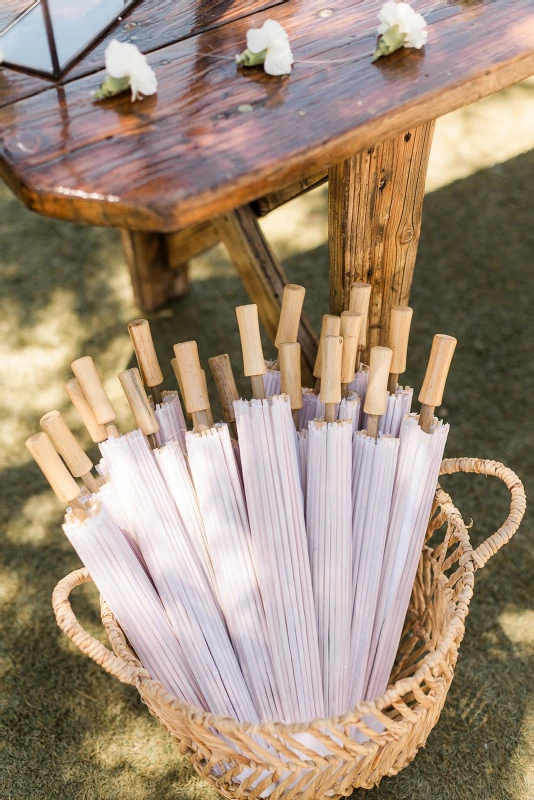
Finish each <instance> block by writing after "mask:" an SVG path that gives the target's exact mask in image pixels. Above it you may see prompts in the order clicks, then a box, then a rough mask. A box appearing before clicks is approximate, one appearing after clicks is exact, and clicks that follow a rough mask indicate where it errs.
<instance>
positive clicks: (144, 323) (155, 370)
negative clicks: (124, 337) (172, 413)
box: [128, 319, 163, 405]
mask: <svg viewBox="0 0 534 800" xmlns="http://www.w3.org/2000/svg"><path fill="white" fill-rule="evenodd" d="M128 333H129V334H130V338H131V340H132V344H133V346H134V350H135V355H136V358H137V363H138V364H139V371H140V372H141V377H142V379H143V383H144V384H145V386H148V387H149V388H150V389H151V390H152V398H153V401H154V405H156V404H157V403H161V401H162V395H161V389H160V388H159V387H160V386H161V384H162V383H163V374H162V372H161V367H160V365H159V361H158V357H157V354H156V349H155V347H154V342H153V340H152V333H151V331H150V324H149V322H148V320H147V319H134V320H133V322H130V323H129V325H128Z"/></svg>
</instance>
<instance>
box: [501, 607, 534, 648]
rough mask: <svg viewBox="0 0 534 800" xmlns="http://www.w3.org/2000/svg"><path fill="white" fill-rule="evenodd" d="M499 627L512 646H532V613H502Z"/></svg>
mask: <svg viewBox="0 0 534 800" xmlns="http://www.w3.org/2000/svg"><path fill="white" fill-rule="evenodd" d="M499 625H500V626H501V628H502V630H503V632H504V633H505V634H506V636H507V637H508V638H509V639H510V641H511V642H512V643H513V644H515V645H528V646H529V647H530V648H532V647H533V646H534V611H532V610H530V609H524V610H523V611H503V613H502V614H501V615H500V617H499Z"/></svg>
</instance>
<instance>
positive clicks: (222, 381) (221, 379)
mask: <svg viewBox="0 0 534 800" xmlns="http://www.w3.org/2000/svg"><path fill="white" fill-rule="evenodd" d="M208 364H209V365H210V369H211V374H212V375H213V380H214V381H215V386H216V387H217V393H218V395H219V399H220V401H221V406H222V410H223V414H224V419H225V421H226V422H227V423H228V425H229V426H230V430H231V431H232V435H233V438H234V439H236V438H237V428H236V424H235V411H234V401H235V400H239V393H238V391H237V386H236V385H235V378H234V373H233V371H232V364H231V363H230V356H229V355H228V353H224V354H223V355H220V356H213V358H209V359H208Z"/></svg>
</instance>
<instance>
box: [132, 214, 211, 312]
mask: <svg viewBox="0 0 534 800" xmlns="http://www.w3.org/2000/svg"><path fill="white" fill-rule="evenodd" d="M121 241H122V247H123V250H124V255H125V257H126V261H127V263H128V267H129V269H130V275H131V278H132V286H133V290H134V295H135V302H136V304H137V305H138V306H139V307H140V308H141V309H142V310H143V311H155V310H156V309H157V308H160V307H161V306H163V305H165V303H167V302H168V301H169V300H173V299H176V298H178V297H181V296H182V295H184V294H186V292H187V291H188V290H189V270H188V262H189V260H190V259H191V258H193V257H194V256H197V255H199V254H200V253H202V252H203V251H204V250H207V249H208V248H210V247H212V246H213V245H215V244H217V242H218V241H219V237H218V234H217V232H216V230H215V227H214V226H213V224H212V223H211V222H205V223H201V224H199V225H193V226H191V227H190V228H184V230H181V231H176V232H174V233H144V232H142V231H127V230H122V231H121Z"/></svg>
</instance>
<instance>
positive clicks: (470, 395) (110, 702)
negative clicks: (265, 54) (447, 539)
mask: <svg viewBox="0 0 534 800" xmlns="http://www.w3.org/2000/svg"><path fill="white" fill-rule="evenodd" d="M533 94H534V93H533V86H532V83H530V84H529V83H526V84H523V85H522V86H519V87H516V88H515V89H512V90H508V91H507V92H504V93H501V94H500V95H497V96H495V97H494V98H491V99H489V100H486V101H482V103H479V104H477V105H476V106H473V107H471V108H470V109H466V110H465V111H464V112H459V113H457V114H454V115H450V116H449V117H448V118H445V119H444V120H443V121H441V122H440V123H439V126H438V131H437V134H436V141H435V147H434V150H433V154H432V164H431V169H430V174H429V189H430V190H431V191H430V192H429V194H428V195H427V198H426V200H425V208H424V224H423V235H422V238H421V244H420V249H419V255H418V261H417V270H416V278H415V281H414V286H413V294H412V304H413V307H414V310H415V313H414V324H413V331H412V339H411V342H412V344H411V351H410V359H409V371H408V374H407V378H408V380H409V382H410V383H412V384H413V385H415V386H419V385H420V382H421V378H422V374H423V371H424V365H425V360H426V358H427V355H428V351H429V346H430V339H431V336H432V334H433V333H434V332H435V331H443V332H447V333H451V334H453V335H455V336H457V337H458V340H459V345H458V349H457V353H456V356H455V359H454V362H453V367H452V370H451V374H450V379H449V383H448V386H447V390H446V396H445V401H444V402H445V407H444V408H443V409H442V411H443V413H444V414H445V415H446V416H447V419H448V421H450V423H451V434H450V438H449V442H448V446H447V453H448V454H449V455H458V456H460V455H470V456H482V457H491V458H494V459H497V460H502V461H504V462H505V463H506V464H508V465H509V466H510V467H512V468H513V469H515V470H516V471H517V472H518V473H519V474H520V475H521V477H522V478H523V479H524V481H525V483H526V487H527V492H528V490H529V488H531V487H532V484H533V481H534V458H533V440H532V419H533V397H534V373H533V371H532V366H531V364H532V352H533V347H534V331H533V327H532V309H533V308H534V289H533V281H532V277H531V275H532V272H531V270H532V260H533V254H534V226H533V225H532V205H533V201H534V190H533V188H532V187H533V185H534V151H533V152H527V153H524V154H521V153H520V151H521V150H522V149H528V147H532V146H533V145H534V137H533V136H532V129H533V128H532V124H531V123H532V119H533V116H534V99H533ZM506 120H513V121H514V125H515V129H514V127H513V126H512V125H511V123H508V122H507V121H506ZM529 137H530V138H529ZM496 161H498V162H500V163H497V164H495V162H496ZM325 198H326V195H325V192H324V190H319V191H318V192H315V193H312V194H310V195H308V196H307V197H306V198H304V199H302V200H299V201H297V202H296V203H294V204H292V205H291V206H289V207H286V208H285V209H284V211H283V212H282V213H280V212H275V214H273V215H272V216H271V217H270V218H269V219H268V220H267V222H266V228H267V230H268V233H269V236H270V237H271V238H272V240H273V242H274V244H275V247H276V249H277V251H278V252H279V254H280V256H281V257H282V258H283V260H284V265H285V267H286V269H287V272H288V275H289V277H290V279H291V280H293V281H296V282H300V283H303V284H304V285H306V286H307V288H308V294H307V298H306V310H307V313H308V315H309V316H310V318H311V319H312V321H313V322H314V324H315V325H316V326H317V323H318V320H319V318H320V315H321V314H322V313H323V312H324V310H325V309H326V305H327V296H328V288H327V279H326V275H327V249H326V244H325V236H326V206H325ZM0 240H1V243H2V248H1V256H0V262H1V267H2V274H3V280H2V300H1V302H2V313H1V314H0V333H1V334H2V336H1V340H0V341H1V348H2V365H3V369H2V377H3V380H2V388H1V389H0V391H1V393H2V398H1V402H2V408H3V411H4V416H5V420H4V424H3V426H2V432H1V436H2V448H1V450H0V457H1V460H2V463H1V468H2V482H1V486H2V503H1V504H0V519H1V522H2V526H3V544H2V551H1V558H2V573H1V581H0V600H1V602H2V611H3V623H2V634H3V646H2V650H3V661H2V690H1V692H0V694H1V698H2V714H1V722H0V724H1V726H2V729H3V730H2V736H1V741H2V743H3V744H2V751H1V755H0V759H1V767H2V769H1V770H0V797H2V798H4V799H5V800H34V799H35V800H37V799H38V798H44V799H45V800H55V798H61V800H97V799H98V800H99V799H100V798H105V800H114V799H115V798H116V799H117V800H171V798H173V799H174V798H180V799H184V800H185V798H187V799H188V800H194V799H196V798H202V799H203V800H208V798H214V797H215V796H216V794H215V792H214V791H213V790H211V789H210V788H209V787H207V786H206V784H204V783H203V782H202V781H200V780H199V779H198V778H197V777H196V776H195V774H194V773H193V771H192V770H191V769H190V768H189V766H188V764H187V762H185V761H184V760H183V759H181V758H180V757H179V755H178V753H177V750H176V748H175V747H174V746H173V745H172V744H171V741H170V738H169V737H168V735H167V734H166V733H165V731H164V730H163V729H162V728H161V727H160V726H159V724H158V723H157V721H156V720H155V719H153V718H152V717H151V716H150V715H149V714H148V712H147V710H146V708H145V707H144V706H143V705H142V704H141V702H140V700H139V698H138V695H137V693H136V692H135V690H133V689H131V688H128V687H125V686H122V685H121V684H119V683H118V682H117V681H116V680H114V679H112V678H110V677H109V676H107V675H105V674H104V673H103V672H102V671H101V670H100V669H99V668H98V667H97V666H96V665H95V664H93V663H92V662H90V661H89V660H88V659H86V658H85V657H83V656H82V655H81V654H80V653H79V652H78V651H76V649H75V648H74V647H73V646H72V645H71V644H70V642H68V641H67V640H66V639H65V638H64V637H63V636H62V635H61V634H60V633H59V631H58V629H57V628H56V626H55V622H54V618H53V614H52V610H51V606H50V595H51V592H52V589H53V587H54V585H55V583H56V582H57V580H58V579H59V578H60V577H62V576H63V575H64V574H66V573H67V572H68V571H70V570H71V569H73V568H75V567H77V566H78V565H79V564H78V560H77V557H76V555H75V554H74V553H73V551H72V550H71V548H70V546H69V544H68V542H67V541H66V539H65V538H64V537H63V535H62V533H61V529H60V520H61V511H60V509H59V508H58V506H57V504H56V502H55V500H54V499H53V497H52V495H51V493H50V491H49V490H48V489H47V487H46V485H45V483H44V480H43V479H42V477H41V475H40V473H39V471H38V470H37V468H36V467H35V465H34V464H33V463H32V462H31V461H30V459H29V457H28V454H27V452H26V450H25V448H24V446H23V442H24V439H25V438H26V437H27V436H28V435H30V434H31V433H32V432H34V431H35V430H36V429H37V427H38V420H39V417H40V416H41V415H42V414H43V413H44V412H45V411H48V410H50V409H52V408H59V409H60V410H61V411H63V412H65V414H66V417H67V420H68V422H69V423H70V424H71V425H72V427H73V429H74V430H75V432H76V433H77V434H78V435H79V437H80V439H81V441H82V442H83V444H84V445H85V446H87V447H88V449H89V452H90V454H92V455H93V456H95V457H96V453H95V451H94V448H91V447H89V442H88V439H87V435H86V434H85V432H84V431H83V430H82V429H81V426H80V422H79V420H78V419H77V417H76V413H75V412H74V411H73V410H72V409H70V408H69V406H68V402H67V398H66V396H65V395H64V392H63V389H62V386H63V383H64V382H65V381H66V380H67V379H68V377H70V370H69V364H70V362H71V360H73V359H74V358H76V357H78V356H80V355H83V354H91V355H93V356H94V357H95V360H96V362H97V364H98V367H99V369H100V371H101V373H102V374H103V375H104V376H105V379H106V386H107V388H108V390H109V393H110V396H111V397H112V400H113V402H115V403H116V406H117V408H118V412H119V423H122V425H123V426H124V427H127V426H129V425H130V424H131V421H130V417H129V414H128V411H127V408H126V405H125V402H124V400H123V398H122V397H121V390H120V387H119V384H118V381H117V378H116V374H117V372H118V371H119V370H121V369H124V368H125V367H126V366H128V365H129V364H131V363H132V352H131V347H130V341H129V337H128V335H127V332H126V323H127V322H128V321H129V320H130V319H132V318H133V317H134V316H138V315H139V311H138V309H136V308H135V307H134V305H133V301H132V299H131V292H130V288H129V282H128V276H127V273H126V269H125V266H124V262H123V259H122V255H121V253H120V248H119V245H118V239H117V236H116V234H115V232H114V231H110V230H103V229H102V230H96V229H90V228H86V227H81V226H75V225H68V224H63V223H59V222H53V221H50V220H45V219H41V218H39V217H36V216H33V215H31V214H29V213H28V212H26V211H25V210H24V209H22V208H21V206H20V205H19V203H18V202H17V201H16V200H15V199H13V198H12V197H11V195H10V194H9V193H8V192H7V190H5V189H3V190H1V191H0ZM192 277H193V281H192V289H191V293H190V295H189V296H188V297H187V298H185V299H183V300H182V301H180V302H176V303H174V304H172V305H171V306H169V307H168V308H166V309H164V310H162V311H160V312H158V313H156V314H153V315H151V323H152V328H153V332H154V337H155V341H156V346H157V349H158V351H159V353H160V355H161V360H162V363H163V365H164V368H165V372H166V378H167V380H168V385H172V381H171V370H170V364H169V361H170V357H171V347H172V344H173V343H174V342H176V341H179V340H181V339H186V338H192V337H197V338H198V340H199V347H200V352H201V356H202V358H203V359H206V358H207V356H208V355H213V354H215V353H218V352H221V349H223V348H224V349H227V350H228V352H229V353H230V355H231V357H232V358H233V361H234V365H235V366H236V367H237V365H238V364H239V363H240V362H239V356H238V339H237V327H236V323H235V317H234V314H233V307H234V306H235V305H236V304H238V303H240V302H245V301H246V297H245V294H244V291H243V288H242V286H241V284H240V282H239V279H238V278H237V275H236V274H235V271H234V269H233V267H232V266H231V265H230V264H229V263H228V261H227V259H226V257H225V255H224V253H223V251H222V249H221V248H216V249H215V250H214V251H212V253H210V254H209V255H208V256H206V257H203V258H202V259H198V260H196V261H195V263H194V265H193V274H192ZM443 483H444V486H445V487H446V488H447V490H449V491H450V492H451V493H452V495H453V498H454V500H455V502H456V504H457V505H458V506H459V508H460V509H461V510H462V512H463V514H464V517H465V519H469V518H473V520H474V527H473V529H472V535H473V537H474V539H475V541H476V542H480V541H482V539H483V538H484V537H485V536H487V535H488V534H490V533H492V532H493V531H494V530H495V529H496V528H497V527H498V525H499V524H500V522H501V521H502V520H503V519H504V517H505V515H506V510H507V496H506V492H505V491H504V490H503V489H502V488H501V487H500V486H499V485H497V483H496V482H495V481H493V480H486V479H483V478H481V477H478V478H475V477H471V476H456V477H451V478H447V479H444V481H443ZM532 535H533V523H532V519H531V517H530V516H527V518H526V519H525V521H524V523H523V525H522V526H521V529H520V531H519V533H518V534H517V536H516V537H515V539H514V540H513V542H512V543H511V544H509V545H508V546H507V547H506V548H504V549H503V551H502V552H500V553H499V554H498V555H496V556H495V558H494V559H492V560H491V561H490V563H489V564H488V566H487V567H486V568H485V569H484V570H483V571H480V572H479V573H477V576H476V588H475V596H474V599H473V602H472V604H471V613H470V615H469V617H468V620H467V632H466V636H465V639H464V642H463V644H462V647H461V649H460V658H459V662H458V668H457V674H456V676H455V679H454V681H453V684H452V688H451V691H450V694H449V697H448V699H447V703H446V705H445V709H444V711H443V714H442V716H441V719H440V722H439V724H438V726H437V728H436V729H435V731H434V732H433V733H432V734H431V735H430V738H429V740H428V743H427V746H426V748H425V749H424V750H422V751H421V752H420V753H419V754H418V755H417V757H416V759H415V761H414V762H413V764H412V765H411V766H410V767H408V768H407V769H406V770H404V771H403V772H402V773H400V774H399V775H398V776H397V777H395V778H390V779H385V780H384V781H383V782H382V783H381V785H380V786H379V787H377V788H375V789H373V790H372V791H370V792H364V791H357V792H355V794H354V798H355V800H364V798H365V800H389V799H393V798H395V800H408V799H409V800H460V799H461V800H505V799H508V798H510V800H529V799H531V798H532V797H533V796H534V768H533V764H534V758H533V756H534V752H533V751H534V702H533V700H534V698H533V689H532V674H533V668H534V659H533V656H534V635H533V631H534V603H533V586H534V580H533V566H534V564H533V552H534V547H533V541H532ZM75 609H76V612H77V614H78V616H79V618H80V620H81V621H83V623H84V625H86V626H87V627H88V628H89V630H91V632H93V633H95V634H96V633H97V632H98V631H99V630H100V625H99V617H98V598H97V596H96V592H95V591H93V590H92V589H91V588H90V587H84V589H83V590H80V591H78V593H77V596H76V598H75Z"/></svg>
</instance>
